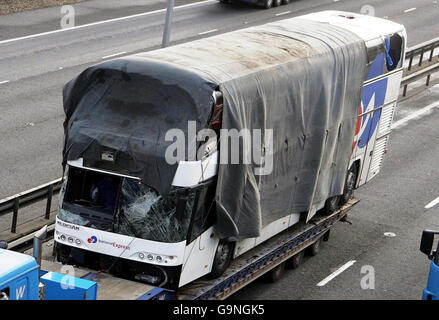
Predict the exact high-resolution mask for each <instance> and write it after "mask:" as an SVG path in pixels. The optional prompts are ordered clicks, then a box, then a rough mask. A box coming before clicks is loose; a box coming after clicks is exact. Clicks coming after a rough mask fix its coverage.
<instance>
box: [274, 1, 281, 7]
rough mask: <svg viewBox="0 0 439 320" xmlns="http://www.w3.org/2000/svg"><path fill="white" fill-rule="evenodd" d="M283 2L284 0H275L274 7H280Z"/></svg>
mask: <svg viewBox="0 0 439 320" xmlns="http://www.w3.org/2000/svg"><path fill="white" fill-rule="evenodd" d="M281 4H282V0H273V7H279V6H280V5H281Z"/></svg>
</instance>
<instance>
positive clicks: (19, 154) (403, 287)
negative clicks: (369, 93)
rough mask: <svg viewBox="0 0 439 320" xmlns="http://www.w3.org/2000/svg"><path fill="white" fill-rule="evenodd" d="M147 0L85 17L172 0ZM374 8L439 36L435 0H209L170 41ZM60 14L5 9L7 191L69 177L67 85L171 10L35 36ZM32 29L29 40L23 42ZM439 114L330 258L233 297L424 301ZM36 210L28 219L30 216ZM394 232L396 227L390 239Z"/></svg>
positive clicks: (356, 215) (381, 182) (0, 129)
mask: <svg viewBox="0 0 439 320" xmlns="http://www.w3.org/2000/svg"><path fill="white" fill-rule="evenodd" d="M138 2H139V1H137V2H136V1H133V0H131V1H127V2H126V3H127V5H126V7H124V8H121V9H118V10H115V8H114V6H113V7H112V6H111V5H109V6H107V7H99V6H98V4H99V3H102V1H101V2H99V1H90V2H85V3H83V4H81V5H82V6H80V7H78V10H77V14H78V16H77V19H76V22H77V24H80V25H84V24H86V23H95V22H97V21H101V20H103V19H114V18H117V17H122V16H125V15H131V14H134V13H138V12H139V11H142V10H160V8H163V7H164V4H163V2H161V3H160V2H157V3H156V2H151V3H148V4H147V5H144V6H136V5H135V3H138ZM110 3H114V2H112V1H110ZM124 3H125V2H124ZM187 3H189V2H185V3H183V2H181V3H180V4H187ZM87 4H89V5H90V4H92V5H93V6H94V7H87ZM177 4H179V3H177ZM365 5H369V6H373V8H374V10H375V15H377V16H379V17H386V18H388V19H391V20H394V21H396V22H400V23H403V24H404V25H405V26H406V28H407V31H408V42H409V46H413V45H415V44H417V43H420V42H423V41H426V40H429V39H431V38H435V37H437V36H439V34H438V33H437V30H439V28H438V25H439V19H437V16H438V10H439V7H438V6H439V5H438V4H437V1H432V0H430V1H424V0H416V1H415V0H401V1H371V0H369V1H360V0H358V1H354V0H340V1H337V2H335V1H334V0H326V1H322V0H302V1H293V2H291V3H290V4H289V5H287V6H281V7H278V8H273V9H271V10H262V9H258V8H254V7H251V6H246V5H222V4H220V3H218V2H216V1H205V2H202V3H199V4H194V5H192V6H185V7H181V8H179V9H176V11H175V16H174V25H173V33H172V38H171V40H172V43H171V44H175V43H179V42H183V41H190V40H193V39H197V38H200V37H206V36H209V35H213V34H217V33H221V32H227V31H231V30H235V29H240V28H243V27H247V26H252V25H257V24H262V23H266V22H270V21H275V20H278V19H283V18H288V17H292V16H297V15H301V14H305V13H309V12H313V11H320V10H328V9H337V10H346V11H353V12H360V11H361V10H362V8H364V6H365ZM78 6H79V5H78ZM75 8H76V6H75ZM366 8H367V7H366ZM413 8H416V9H415V10H413ZM406 11H407V12H406ZM279 14H280V15H279ZM59 20H60V13H59V8H51V9H43V10H38V11H35V12H27V13H20V14H16V15H15V14H14V15H10V16H0V70H1V72H0V110H1V113H0V145H1V146H2V152H1V153H0V164H1V166H0V181H1V182H0V198H3V197H6V196H9V195H12V194H15V193H17V192H20V191H23V190H26V189H29V188H31V187H34V186H36V185H39V184H41V183H45V182H47V181H49V180H53V179H55V178H58V177H59V176H61V166H60V162H61V150H62V139H63V137H62V135H63V130H62V121H63V110H62V97H61V90H62V87H63V85H64V84H65V83H66V82H67V81H68V80H70V79H71V78H73V77H74V76H76V75H77V74H79V73H80V72H81V71H82V70H83V69H85V68H86V67H87V66H89V65H92V64H95V63H97V62H100V61H103V60H106V59H108V58H104V57H107V56H110V55H114V54H120V55H126V54H129V53H133V52H138V51H143V50H151V49H154V48H158V47H159V46H160V43H161V37H162V30H163V22H164V11H163V10H162V11H155V12H153V13H150V14H143V15H141V16H137V17H131V18H126V19H119V20H117V21H110V22H106V23H101V24H94V25H91V26H83V27H81V28H76V29H70V30H65V31H56V32H51V33H48V34H44V35H41V36H30V35H32V34H34V33H36V32H49V31H52V30H57V29H58V28H59ZM23 36H30V37H27V38H24V39H23V38H22V39H16V40H14V38H17V37H23ZM8 39H12V40H8ZM433 100H438V94H437V92H435V91H434V92H431V93H430V94H429V95H428V96H426V97H424V98H422V99H416V100H412V101H411V102H407V103H405V104H400V106H399V110H398V117H399V118H398V119H402V118H404V117H405V116H406V115H407V114H410V113H411V112H413V111H414V110H417V109H419V108H422V107H424V106H426V105H428V104H429V103H431V102H432V101H433ZM438 123H439V111H437V108H436V109H434V110H433V111H432V112H431V113H430V114H428V116H424V117H421V118H420V119H415V120H411V121H409V122H408V123H407V124H406V125H405V126H401V127H399V128H397V129H395V131H394V132H393V134H392V137H391V142H390V146H389V154H388V156H387V159H386V161H385V163H384V167H383V169H382V172H381V173H380V174H379V175H378V176H377V177H376V178H375V179H374V180H373V181H372V182H371V183H369V184H368V185H365V186H364V187H362V188H361V189H360V190H359V191H358V193H357V195H358V196H359V197H360V198H361V202H360V203H359V204H358V205H357V206H356V208H355V209H354V211H353V212H352V214H351V215H350V219H349V220H350V221H351V222H352V225H350V224H342V223H340V224H338V225H337V226H336V227H335V228H334V230H333V231H332V235H331V239H330V241H329V242H328V243H325V246H324V250H323V251H322V252H321V254H320V255H319V256H316V257H313V258H311V259H312V261H311V259H307V260H306V261H305V264H304V265H303V266H302V267H301V268H300V269H298V270H295V271H293V272H288V273H287V274H285V277H284V278H282V279H281V280H280V281H279V282H278V283H275V284H271V285H268V284H264V283H261V282H260V281H258V282H256V283H255V284H252V285H250V286H248V287H247V288H245V289H243V290H242V291H240V292H239V293H237V294H236V295H235V296H234V297H233V298H238V299H393V298H400V299H418V298H419V297H420V294H421V290H422V288H423V286H425V282H426V277H427V272H428V261H427V260H426V258H425V257H424V256H423V255H422V254H421V253H419V252H418V251H419V250H418V247H419V239H420V233H421V231H422V229H424V228H432V229H434V228H437V229H439V220H438V219H437V217H438V214H439V206H437V207H433V208H432V209H429V210H426V209H424V207H425V205H426V204H427V203H428V202H429V201H431V200H433V199H434V198H436V197H438V196H439V185H438V183H437V181H439V179H438V177H439V171H438V166H437V161H434V160H435V159H437V158H438V155H439V153H438V151H439V150H438V148H439V144H438V142H439V141H438V137H439V126H438V125H437V124H438ZM31 218H32V216H31V215H26V216H23V217H21V218H20V222H23V219H31ZM2 223H4V225H6V224H8V223H9V221H7V222H4V221H1V219H0V229H2ZM3 229H4V228H3ZM384 232H393V233H395V234H396V236H395V237H393V238H387V237H385V236H384ZM353 260H355V263H354V264H353V266H352V267H350V268H349V269H347V270H346V271H345V272H343V273H342V274H340V275H339V276H338V277H336V278H335V279H333V280H332V281H330V282H329V283H327V284H326V285H325V286H322V287H318V286H316V284H317V283H318V282H320V281H321V280H323V279H324V278H325V277H327V276H328V275H329V274H331V273H332V272H333V271H335V270H336V269H337V268H339V267H340V266H342V265H344V264H345V263H347V262H349V261H353ZM365 265H368V266H372V267H373V268H374V270H375V275H376V280H375V289H369V290H363V289H361V287H360V281H361V279H362V277H363V276H364V274H361V272H360V271H361V268H362V267H363V266H365Z"/></svg>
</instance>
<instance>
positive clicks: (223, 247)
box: [210, 240, 233, 278]
mask: <svg viewBox="0 0 439 320" xmlns="http://www.w3.org/2000/svg"><path fill="white" fill-rule="evenodd" d="M232 254H233V245H232V243H231V242H227V241H223V240H221V241H220V242H219V244H218V247H217V248H216V252H215V257H214V258H213V264H212V271H211V272H210V277H211V278H218V277H220V276H222V274H223V273H224V271H226V269H227V268H228V267H229V265H230V261H231V260H232Z"/></svg>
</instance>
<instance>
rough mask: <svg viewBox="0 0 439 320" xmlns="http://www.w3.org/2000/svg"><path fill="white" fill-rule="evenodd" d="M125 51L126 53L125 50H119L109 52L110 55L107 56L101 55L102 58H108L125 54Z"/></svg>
mask: <svg viewBox="0 0 439 320" xmlns="http://www.w3.org/2000/svg"><path fill="white" fill-rule="evenodd" d="M125 53H127V52H126V51H122V52H119V53H115V54H110V55H108V56H105V57H102V59H108V58H113V57H117V56H120V55H123V54H125Z"/></svg>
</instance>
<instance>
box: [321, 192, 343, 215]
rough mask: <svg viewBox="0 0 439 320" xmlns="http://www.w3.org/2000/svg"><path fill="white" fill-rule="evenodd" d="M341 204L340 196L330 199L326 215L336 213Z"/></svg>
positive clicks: (326, 205) (327, 203) (325, 209)
mask: <svg viewBox="0 0 439 320" xmlns="http://www.w3.org/2000/svg"><path fill="white" fill-rule="evenodd" d="M339 203H340V197H339V196H335V197H331V198H329V199H328V200H326V202H325V207H324V212H325V213H326V214H329V213H332V212H334V211H336V210H337V209H338V208H339Z"/></svg>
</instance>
